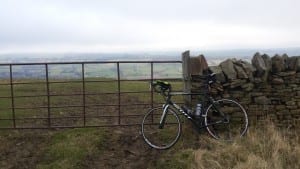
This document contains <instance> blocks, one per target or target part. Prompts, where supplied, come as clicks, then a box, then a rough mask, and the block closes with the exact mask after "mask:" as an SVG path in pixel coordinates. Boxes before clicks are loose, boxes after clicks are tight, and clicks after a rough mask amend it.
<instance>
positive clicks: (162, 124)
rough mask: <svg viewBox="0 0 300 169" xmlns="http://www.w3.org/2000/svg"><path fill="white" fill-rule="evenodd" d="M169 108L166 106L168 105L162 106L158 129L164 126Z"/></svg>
mask: <svg viewBox="0 0 300 169" xmlns="http://www.w3.org/2000/svg"><path fill="white" fill-rule="evenodd" d="M169 106H170V105H168V104H164V105H163V113H162V115H161V117H160V121H159V126H158V128H159V129H163V128H164V126H165V122H166V117H167V112H168V108H169Z"/></svg>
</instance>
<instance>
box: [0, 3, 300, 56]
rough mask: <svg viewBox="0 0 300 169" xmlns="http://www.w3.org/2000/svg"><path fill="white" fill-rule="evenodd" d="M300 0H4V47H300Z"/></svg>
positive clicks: (0, 8)
mask: <svg viewBox="0 0 300 169" xmlns="http://www.w3.org/2000/svg"><path fill="white" fill-rule="evenodd" d="M299 9H300V1H299V0H147V1H145V0H0V53H7V52H8V53H9V52H132V51H160V50H164V51H167V50H185V49H191V50H193V49H195V50H201V49H204V50H207V49H212V50H215V49H239V48H240V49H241V48H278V47H280V48H285V47H300V12H299Z"/></svg>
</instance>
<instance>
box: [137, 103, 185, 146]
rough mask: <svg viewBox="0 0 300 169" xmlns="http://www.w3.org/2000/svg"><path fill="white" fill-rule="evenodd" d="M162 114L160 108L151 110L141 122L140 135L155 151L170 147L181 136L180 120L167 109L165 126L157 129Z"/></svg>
mask: <svg viewBox="0 0 300 169" xmlns="http://www.w3.org/2000/svg"><path fill="white" fill-rule="evenodd" d="M162 113H163V108H162V107H158V108H154V109H151V110H150V111H149V112H147V113H146V115H145V116H144V119H143V122H142V134H143V138H144V140H145V142H146V143H147V144H148V145H149V146H151V147H153V148H156V149H168V148H170V147H172V146H173V145H174V144H175V143H176V142H177V141H178V139H179V137H180V134H181V123H180V119H179V117H178V115H177V114H176V113H175V112H174V111H173V110H172V109H167V114H166V118H165V124H164V126H163V127H162V128H159V122H160V118H161V116H162Z"/></svg>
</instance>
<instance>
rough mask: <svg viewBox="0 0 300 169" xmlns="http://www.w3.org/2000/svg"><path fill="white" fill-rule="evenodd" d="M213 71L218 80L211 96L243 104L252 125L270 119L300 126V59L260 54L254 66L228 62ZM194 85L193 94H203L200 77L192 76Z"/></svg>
mask: <svg viewBox="0 0 300 169" xmlns="http://www.w3.org/2000/svg"><path fill="white" fill-rule="evenodd" d="M209 70H210V71H211V72H214V73H216V77H217V83H216V84H214V85H213V87H212V89H211V93H212V94H213V95H214V96H215V97H222V98H233V99H235V100H237V101H239V102H241V103H242V105H243V106H244V107H245V108H246V109H247V112H248V114H249V117H250V122H252V123H255V122H257V121H259V120H260V119H266V118H267V117H268V118H270V119H272V120H273V121H275V122H276V123H277V124H278V125H288V126H295V125H296V124H299V121H300V56H298V57H288V56H287V55H286V54H284V55H282V56H280V55H275V56H273V57H270V56H268V55H266V54H263V55H261V54H259V53H256V54H255V55H254V56H253V58H252V63H248V62H246V61H243V60H237V59H227V60H225V61H223V62H222V63H220V64H219V65H218V66H211V67H209ZM191 81H192V85H191V86H192V87H191V92H199V91H203V83H202V82H201V80H200V79H199V78H197V75H192V77H191ZM195 99H197V98H196V97H194V98H192V100H195Z"/></svg>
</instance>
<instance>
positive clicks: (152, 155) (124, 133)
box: [0, 126, 201, 169]
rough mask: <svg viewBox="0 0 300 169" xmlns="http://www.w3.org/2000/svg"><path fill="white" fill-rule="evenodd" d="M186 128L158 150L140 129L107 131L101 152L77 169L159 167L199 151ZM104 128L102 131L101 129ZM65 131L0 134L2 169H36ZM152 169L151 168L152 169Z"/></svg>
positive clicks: (22, 131) (81, 163)
mask: <svg viewBox="0 0 300 169" xmlns="http://www.w3.org/2000/svg"><path fill="white" fill-rule="evenodd" d="M185 128H186V127H183V135H182V136H181V138H180V141H179V142H178V143H177V145H176V146H175V148H171V149H169V150H167V151H158V150H155V149H152V148H150V147H149V146H148V145H146V144H145V142H144V140H143V139H142V136H141V133H140V128H139V127H132V126H131V127H124V128H121V127H114V128H105V129H104V130H105V131H106V133H107V137H106V140H105V141H104V143H103V144H101V145H100V146H101V149H102V150H103V151H102V152H101V153H93V154H90V155H88V156H86V157H85V158H84V160H82V161H81V162H80V163H79V164H78V165H77V167H76V168H95V169H98V168H99V169H103V168H107V169H110V168H122V169H123V168H124V169H127V168H128V169H135V168H136V169H141V168H148V167H149V166H155V163H156V162H157V160H159V159H160V158H168V156H169V155H170V158H171V155H172V154H174V153H175V152H176V151H180V150H182V149H198V148H199V147H200V146H201V143H200V142H199V140H198V139H199V137H198V136H199V135H198V133H195V131H193V132H190V131H187V129H185ZM100 129H102V128H100ZM60 131H61V130H7V131H0V132H1V133H0V141H1V144H0V168H1V169H2V168H3V169H27V168H28V169H32V168H36V166H37V164H39V163H40V162H41V161H42V160H45V159H44V158H45V157H44V156H43V153H44V152H45V149H47V147H48V146H49V144H50V140H51V138H52V136H53V135H54V134H55V133H56V132H60ZM150 168H151V167H150Z"/></svg>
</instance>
